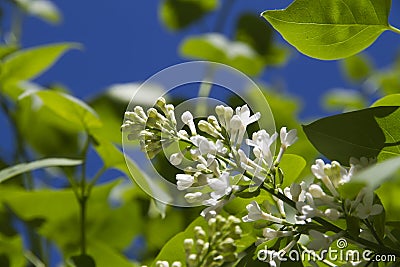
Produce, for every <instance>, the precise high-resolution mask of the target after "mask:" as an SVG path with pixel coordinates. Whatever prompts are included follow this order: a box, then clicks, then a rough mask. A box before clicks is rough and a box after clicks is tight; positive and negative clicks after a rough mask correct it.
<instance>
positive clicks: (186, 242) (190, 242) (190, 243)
mask: <svg viewBox="0 0 400 267" xmlns="http://www.w3.org/2000/svg"><path fill="white" fill-rule="evenodd" d="M193 245H194V241H193V239H191V238H187V239H185V240H183V247H184V248H185V251H191V250H192V248H193Z"/></svg>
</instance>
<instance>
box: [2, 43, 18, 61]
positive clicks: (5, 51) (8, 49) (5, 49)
mask: <svg viewBox="0 0 400 267" xmlns="http://www.w3.org/2000/svg"><path fill="white" fill-rule="evenodd" d="M17 49H18V47H17V46H15V45H0V59H3V58H4V57H6V56H8V55H9V54H11V53H13V52H15V51H16V50H17Z"/></svg>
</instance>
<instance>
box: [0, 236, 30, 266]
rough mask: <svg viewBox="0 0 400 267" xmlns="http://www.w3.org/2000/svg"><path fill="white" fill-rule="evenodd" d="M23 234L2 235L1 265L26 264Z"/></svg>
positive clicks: (0, 248)
mask: <svg viewBox="0 0 400 267" xmlns="http://www.w3.org/2000/svg"><path fill="white" fill-rule="evenodd" d="M23 253H24V247H23V242H22V236H17V235H15V236H12V237H8V236H3V235H0V266H11V267H23V266H26V258H25V256H24V254H23Z"/></svg>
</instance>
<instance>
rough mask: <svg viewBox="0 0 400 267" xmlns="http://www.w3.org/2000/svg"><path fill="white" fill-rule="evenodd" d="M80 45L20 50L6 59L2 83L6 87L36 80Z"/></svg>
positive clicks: (0, 78)
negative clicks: (61, 57)
mask: <svg viewBox="0 0 400 267" xmlns="http://www.w3.org/2000/svg"><path fill="white" fill-rule="evenodd" d="M79 47H80V46H79V45H78V44H74V43H61V44H52V45H44V46H39V47H34V48H30V49H24V50H20V51H18V52H15V53H12V54H11V55H9V56H7V57H6V58H4V60H3V62H2V64H3V67H2V72H1V74H0V81H1V83H2V84H3V86H4V85H6V84H12V83H17V82H19V81H26V80H30V79H34V78H35V77H37V76H39V75H40V74H42V73H43V72H45V71H46V70H47V69H48V68H50V67H51V66H52V65H53V64H54V63H55V62H56V61H57V60H58V58H59V57H60V56H62V55H63V54H64V53H65V52H67V51H68V50H70V49H73V48H79Z"/></svg>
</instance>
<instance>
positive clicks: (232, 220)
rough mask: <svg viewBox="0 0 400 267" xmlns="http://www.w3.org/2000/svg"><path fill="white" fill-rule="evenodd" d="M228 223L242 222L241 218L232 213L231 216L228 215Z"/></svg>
mask: <svg viewBox="0 0 400 267" xmlns="http://www.w3.org/2000/svg"><path fill="white" fill-rule="evenodd" d="M228 223H231V224H240V223H241V221H240V219H239V218H237V217H235V216H232V215H230V216H229V217H228Z"/></svg>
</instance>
